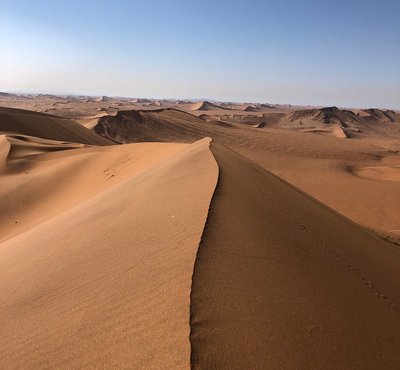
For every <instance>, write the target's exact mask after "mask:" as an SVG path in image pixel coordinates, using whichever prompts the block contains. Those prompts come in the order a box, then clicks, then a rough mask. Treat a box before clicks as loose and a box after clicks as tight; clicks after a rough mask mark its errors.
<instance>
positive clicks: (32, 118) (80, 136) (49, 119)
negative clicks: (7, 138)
mask: <svg viewBox="0 0 400 370" xmlns="http://www.w3.org/2000/svg"><path fill="white" fill-rule="evenodd" d="M0 133H18V134H22V135H28V136H36V137H41V138H44V139H50V140H59V141H68V142H76V143H82V144H91V145H110V144H113V142H112V141H110V140H107V139H106V138H103V137H101V136H99V135H97V134H96V133H94V132H93V131H90V130H89V129H87V128H85V127H83V126H82V125H80V124H79V123H76V122H74V121H72V120H69V119H64V118H60V117H56V116H51V115H48V114H43V113H37V112H32V111H26V110H22V109H12V108H3V107H0Z"/></svg>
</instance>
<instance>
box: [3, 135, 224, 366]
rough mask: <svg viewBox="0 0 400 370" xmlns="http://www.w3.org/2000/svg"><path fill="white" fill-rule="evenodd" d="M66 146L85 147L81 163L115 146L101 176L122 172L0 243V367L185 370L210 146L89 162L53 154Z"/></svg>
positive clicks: (128, 151) (211, 181)
mask: <svg viewBox="0 0 400 370" xmlns="http://www.w3.org/2000/svg"><path fill="white" fill-rule="evenodd" d="M146 146H149V148H150V152H149V151H147V152H146ZM168 146H170V148H172V149H171V150H166V149H165V148H167V147H168ZM75 150H77V151H82V150H83V151H85V150H89V152H87V153H82V152H78V153H76V155H77V156H78V157H79V156H83V157H85V155H86V156H87V158H88V162H87V163H86V164H87V166H88V167H90V166H91V165H94V164H95V165H96V166H101V164H100V163H101V160H105V159H106V157H107V156H106V152H107V151H108V150H110V151H114V152H113V154H110V155H111V157H113V160H112V161H111V162H113V163H107V164H106V166H104V164H103V166H104V167H105V168H103V169H104V170H108V171H109V172H110V173H113V174H114V177H113V179H114V178H118V177H119V176H125V177H124V178H123V179H121V180H120V181H119V182H117V183H114V185H112V186H109V187H105V188H98V189H97V193H96V194H95V195H94V196H93V197H91V198H89V199H87V200H86V201H81V202H79V204H77V205H75V206H74V207H72V208H69V209H64V210H63V212H62V213H59V214H58V215H56V216H54V217H51V218H50V219H48V220H46V221H44V222H42V223H41V224H39V225H37V226H36V227H34V228H32V229H29V230H27V231H25V232H23V233H19V234H18V235H16V236H14V237H11V238H9V239H8V240H6V241H4V242H2V243H1V244H0V266H1V269H0V271H1V279H0V326H1V331H0V348H1V356H0V368H2V369H14V368H19V369H38V368H53V369H75V368H85V369H99V368H108V369H122V368H131V367H133V368H146V369H160V368H170V369H181V368H188V367H189V366H190V342H189V332H190V326H189V307H190V288H191V278H192V273H193V265H194V260H195V255H196V252H197V247H198V243H199V241H200V236H201V233H202V231H203V227H204V222H205V219H206V215H207V211H208V207H209V202H210V199H211V196H212V193H213V190H214V187H215V184H216V180H217V174H218V168H217V165H216V163H215V161H214V158H213V156H212V154H211V153H210V151H209V141H208V140H207V139H204V140H201V141H199V142H196V143H195V144H192V145H182V144H180V145H179V144H178V145H176V144H153V145H151V144H132V145H127V146H119V147H110V149H108V148H105V149H104V153H101V154H100V163H98V162H96V161H95V159H94V158H93V157H91V152H90V150H94V149H93V148H89V149H87V148H86V149H85V148H84V149H71V150H68V151H67V152H64V153H62V152H59V153H55V154H54V153H53V155H56V156H57V155H65V154H66V153H69V154H70V155H72V154H73V153H74V151H75ZM118 150H121V152H120V156H118V155H116V153H115V151H118ZM144 154H145V155H144ZM64 159H65V158H64ZM128 159H130V161H129V163H128V162H127V160H128ZM53 160H55V158H51V159H49V158H45V160H44V161H45V162H52V161H53ZM81 160H82V161H83V159H82V158H81ZM67 162H68V161H67ZM60 163H61V162H60ZM83 163H84V161H83ZM127 163H128V164H127ZM111 164H112V165H113V166H111ZM40 165H42V164H39V166H40ZM127 174H129V175H128V176H126V175H127ZM91 175H93V174H91ZM91 175H90V176H91ZM48 176H49V179H50V180H52V181H53V182H54V183H57V182H60V181H67V180H68V178H67V177H66V178H64V179H62V178H61V177H60V176H59V175H58V176H57V173H52V172H51V171H50V172H49V173H48ZM113 179H111V178H110V180H108V181H110V182H111V181H114V180H115V179H114V180H113ZM50 180H49V181H50ZM82 181H83V180H82ZM82 184H84V182H82ZM21 186H22V185H21ZM25 186H26V185H25ZM75 186H78V183H75V184H74V187H75ZM104 186H106V185H104ZM62 194H65V193H63V192H60V200H61V199H62Z"/></svg>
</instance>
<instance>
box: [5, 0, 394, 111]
mask: <svg viewBox="0 0 400 370" xmlns="http://www.w3.org/2000/svg"><path fill="white" fill-rule="evenodd" d="M399 19H400V2H399V1H385V0H384V1H368V0H367V1H358V0H356V1H342V0H340V1H335V2H332V1H329V2H328V1H317V0H312V1H311V0H310V1H301V2H299V1H282V2H276V1H246V2H245V1H203V2H197V1H154V0H153V1H151V0H150V1H145V2H143V1H114V2H109V1H107V2H105V1H80V2H78V1H68V2H66V1H65V2H64V1H58V2H54V1H43V0H39V1H35V2H32V1H27V0H25V1H18V0H14V1H10V0H3V1H2V2H1V4H0V48H1V56H0V91H6V92H29V93H53V94H92V95H110V96H131V97H148V98H193V99H195V98H197V99H202V98H209V99H216V100H225V101H248V102H271V103H288V104H302V105H306V104H311V105H338V106H343V107H385V108H395V109H399V108H400V25H399V24H400V23H399Z"/></svg>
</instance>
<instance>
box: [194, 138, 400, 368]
mask: <svg viewBox="0 0 400 370" xmlns="http://www.w3.org/2000/svg"><path fill="white" fill-rule="evenodd" d="M212 152H213V154H214V156H215V158H216V160H217V162H218V165H219V168H220V177H219V180H218V186H217V189H216V191H215V194H214V196H213V200H212V203H211V208H210V213H209V216H208V219H207V225H206V228H205V231H204V233H203V237H202V241H201V244H200V247H199V252H198V257H197V260H196V265H195V272H194V275H193V286H192V293H191V298H192V305H191V327H192V330H191V343H192V356H191V360H192V368H193V369H299V368H302V369H378V368H379V369H397V368H399V366H400V352H399V351H398V343H399V341H400V321H399V319H398V317H399V313H400V312H399V311H398V305H399V303H400V285H399V284H398V277H399V273H398V266H399V264H400V251H399V250H398V249H396V248H393V246H392V245H391V244H389V243H384V242H382V241H381V240H379V239H377V238H376V237H374V236H373V235H371V234H369V233H367V232H366V231H364V230H363V229H361V228H359V227H358V226H356V225H354V224H353V223H351V222H350V221H348V220H346V219H344V218H343V217H341V216H339V215H338V214H336V213H334V212H332V211H331V210H329V209H328V208H326V207H324V206H322V205H321V204H319V203H317V202H316V201H314V200H313V199H311V198H310V197H308V196H306V195H305V194H303V193H301V192H299V191H298V190H296V189H294V188H292V187H291V186H289V185H288V184H285V183H284V182H282V181H281V180H279V179H278V178H276V177H274V176H272V175H271V174H269V173H267V172H265V171H264V170H262V169H261V168H260V167H258V166H256V165H254V164H253V163H251V162H249V161H248V160H247V159H245V158H244V157H241V156H239V155H237V154H235V153H234V152H232V151H230V150H228V149H225V148H223V147H220V146H217V145H214V144H213V145H212Z"/></svg>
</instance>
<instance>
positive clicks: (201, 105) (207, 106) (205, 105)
mask: <svg viewBox="0 0 400 370" xmlns="http://www.w3.org/2000/svg"><path fill="white" fill-rule="evenodd" d="M191 110H200V111H201V110H230V108H227V107H222V106H220V105H217V104H214V103H210V102H209V101H202V102H198V103H194V104H192V106H191Z"/></svg>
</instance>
